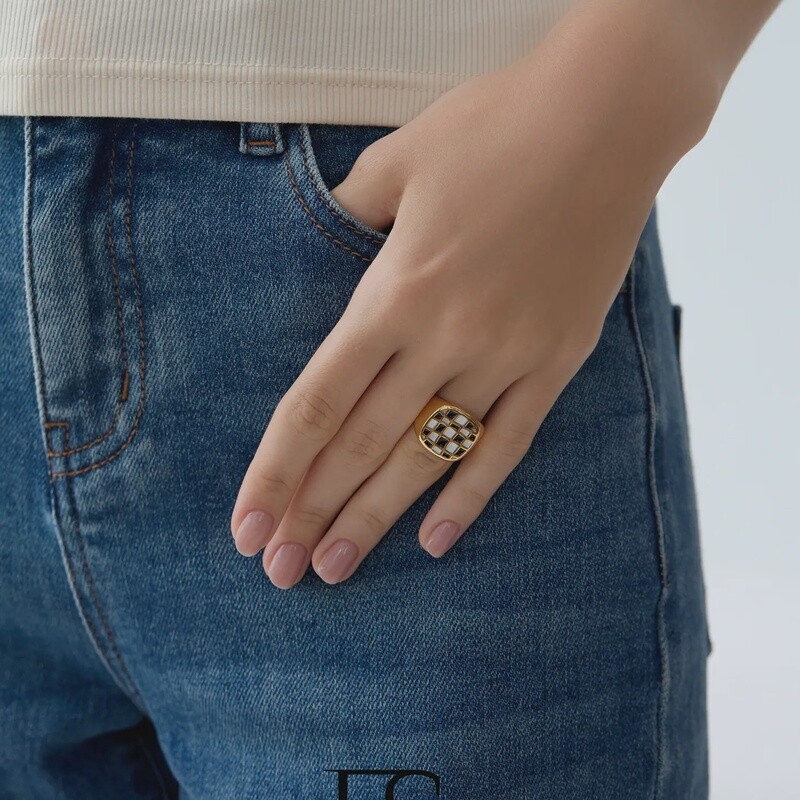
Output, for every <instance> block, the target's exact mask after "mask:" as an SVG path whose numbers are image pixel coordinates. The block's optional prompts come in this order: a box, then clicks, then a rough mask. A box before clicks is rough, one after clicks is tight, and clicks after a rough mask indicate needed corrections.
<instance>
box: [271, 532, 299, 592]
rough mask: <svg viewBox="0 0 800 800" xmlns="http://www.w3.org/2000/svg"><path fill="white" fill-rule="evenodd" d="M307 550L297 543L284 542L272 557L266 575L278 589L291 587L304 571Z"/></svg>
mask: <svg viewBox="0 0 800 800" xmlns="http://www.w3.org/2000/svg"><path fill="white" fill-rule="evenodd" d="M307 559H308V550H306V548H305V547H304V546H303V545H302V544H298V543H297V542H284V543H283V544H282V545H281V546H280V547H279V548H278V550H277V552H276V553H275V555H274V556H273V557H272V562H271V563H270V565H269V570H268V571H267V574H268V575H269V579H270V580H271V581H272V582H273V583H274V584H275V585H276V586H278V587H279V588H281V589H288V588H289V587H290V586H293V585H294V584H295V583H297V581H299V580H300V578H302V577H303V573H304V572H305V571H306V564H307Z"/></svg>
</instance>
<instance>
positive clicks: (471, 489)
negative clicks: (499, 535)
mask: <svg viewBox="0 0 800 800" xmlns="http://www.w3.org/2000/svg"><path fill="white" fill-rule="evenodd" d="M561 388H562V384H561V382H559V381H555V380H550V381H548V380H545V378H544V376H543V375H540V374H537V373H530V374H528V375H526V376H525V377H523V378H520V379H519V380H517V381H515V382H514V383H513V384H512V385H511V386H509V387H508V389H506V391H505V392H503V394H502V395H501V396H500V397H499V398H498V400H497V402H496V403H495V404H494V405H493V406H492V408H491V410H490V411H489V413H488V414H487V417H486V419H485V420H484V425H485V427H486V431H485V433H484V435H483V437H482V439H481V444H480V447H476V449H475V452H474V453H470V454H469V455H468V456H466V457H465V458H464V459H463V460H461V461H459V464H458V469H457V470H456V473H455V475H453V477H452V478H451V479H450V480H449V481H448V482H447V485H446V486H445V487H444V488H443V489H442V491H441V492H440V494H439V496H438V497H437V498H436V500H435V501H434V503H433V505H432V506H431V508H430V509H429V510H428V513H427V514H426V515H425V519H424V520H423V521H422V524H421V525H420V531H419V540H420V544H421V545H422V547H423V548H424V549H425V550H426V551H427V552H428V553H430V554H431V555H432V556H434V557H436V558H438V557H440V556H442V555H443V554H444V553H445V552H447V551H448V550H449V549H450V548H451V547H452V546H453V544H455V542H456V541H457V540H458V539H459V538H460V537H461V536H462V535H463V534H464V531H465V530H466V529H467V528H468V527H469V526H470V525H471V524H472V523H473V522H474V521H475V519H477V517H478V515H479V514H480V513H481V511H483V509H484V508H485V506H486V504H487V503H488V502H489V500H490V498H491V497H492V496H493V495H494V493H495V492H496V491H497V489H498V488H499V487H500V486H501V485H502V483H503V482H504V481H505V479H506V478H507V477H508V475H509V474H510V473H511V471H512V470H513V469H514V467H516V466H517V464H519V462H520V461H521V460H522V458H523V457H524V456H525V454H526V453H527V452H528V450H529V449H530V447H531V444H532V442H533V439H534V437H535V436H536V433H537V432H538V430H539V427H540V426H541V424H542V421H543V420H544V418H545V417H546V416H547V413H548V412H549V411H550V408H551V406H552V405H553V403H554V401H555V398H556V397H557V396H558V394H559V393H560V391H561Z"/></svg>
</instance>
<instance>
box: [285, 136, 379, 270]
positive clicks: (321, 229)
mask: <svg viewBox="0 0 800 800" xmlns="http://www.w3.org/2000/svg"><path fill="white" fill-rule="evenodd" d="M283 162H284V164H285V165H286V172H287V174H288V175H289V182H290V183H291V184H292V189H293V191H294V194H295V197H296V198H297V200H298V201H299V203H300V205H301V206H302V208H303V210H304V211H305V213H306V214H307V215H308V218H309V219H310V220H311V222H312V223H313V224H314V227H315V228H317V230H319V232H320V233H322V234H324V235H325V236H327V237H328V238H329V239H330V240H331V241H332V242H334V243H335V244H336V245H338V246H339V247H340V248H341V249H342V250H344V251H345V252H347V253H350V254H351V255H353V256H355V257H356V258H360V259H361V260H362V261H364V262H365V263H367V264H370V263H372V259H371V258H369V257H368V256H365V255H364V254H363V253H360V252H359V251H358V250H354V249H353V248H352V247H350V246H348V245H347V244H345V243H344V242H343V241H341V240H340V239H337V238H336V237H335V236H334V235H333V234H332V233H331V232H330V231H328V230H327V229H326V228H325V227H324V226H323V225H322V224H321V223H320V222H319V220H318V219H317V218H316V217H315V216H314V212H313V211H312V210H311V208H310V207H309V206H308V203H306V201H305V199H304V198H303V195H302V194H301V192H300V189H299V188H298V186H297V180H296V179H295V176H294V172H293V171H292V168H291V166H290V164H289V148H288V147H287V148H286V149H285V150H284V151H283Z"/></svg>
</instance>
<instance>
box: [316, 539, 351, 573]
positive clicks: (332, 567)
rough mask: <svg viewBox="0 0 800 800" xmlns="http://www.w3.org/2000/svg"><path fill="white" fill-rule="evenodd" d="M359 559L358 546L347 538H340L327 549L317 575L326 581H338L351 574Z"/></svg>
mask: <svg viewBox="0 0 800 800" xmlns="http://www.w3.org/2000/svg"><path fill="white" fill-rule="evenodd" d="M357 559H358V548H357V547H356V546H355V545H354V544H353V543H352V542H350V541H348V540H347V539H339V540H337V541H336V542H334V543H333V544H332V545H331V546H330V547H329V548H328V549H327V550H326V551H325V555H324V556H322V560H321V561H320V562H319V566H318V567H317V575H319V576H320V578H322V580H324V581H325V582H326V583H338V582H339V581H342V580H344V579H345V578H346V577H347V576H348V575H349V574H350V569H351V568H352V566H353V564H355V562H356V560H357Z"/></svg>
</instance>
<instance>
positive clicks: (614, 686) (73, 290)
mask: <svg viewBox="0 0 800 800" xmlns="http://www.w3.org/2000/svg"><path fill="white" fill-rule="evenodd" d="M390 130H391V128H382V127H371V126H335V125H302V124H284V123H281V124H252V125H251V124H239V123H219V122H213V123H212V122H186V121H166V120H129V119H90V118H39V119H28V120H23V119H20V118H14V117H6V118H2V119H1V120H0V180H2V196H0V231H2V250H1V251H0V327H1V328H2V351H1V352H0V369H1V372H0V429H1V430H2V432H3V441H4V442H5V445H4V453H5V456H4V458H5V464H4V465H3V469H2V471H0V505H1V511H2V513H0V559H2V561H1V562H0V565H1V568H2V580H1V581H0V613H1V615H2V616H1V617H0V626H1V631H2V632H1V633H0V636H1V637H2V638H1V639H0V695H1V696H0V715H1V718H0V730H2V745H0V747H1V748H2V749H1V752H0V797H2V798H35V799H36V800H48V799H49V798H80V799H81V800H95V798H103V800H107V799H108V798H114V799H115V800H126V798H164V797H177V796H179V794H180V797H184V798H219V799H220V800H222V799H224V798H232V799H235V800H246V799H247V798H268V800H337V799H338V800H341V798H348V800H382V799H383V798H389V799H390V800H391V798H394V800H428V799H429V798H434V797H440V798H443V800H586V799H587V798H599V799H600V800H603V799H606V798H607V799H608V800H628V799H630V800H634V799H635V800H704V798H706V797H707V792H708V789H707V785H708V778H707V747H706V712H705V702H706V701H705V675H706V657H707V655H708V652H709V639H708V631H707V625H706V613H705V598H704V588H703V575H702V567H701V557H700V546H699V534H698V524H697V513H696V508H695V497H694V488H693V478H692V466H691V458H690V451H689V440H688V434H687V425H686V415H685V406H684V397H683V392H682V386H681V376H680V360H679V351H678V343H679V322H680V313H679V310H678V308H677V306H674V305H673V303H672V302H671V300H670V296H669V293H668V291H667V285H666V281H665V276H664V270H663V264H662V256H661V250H660V244H659V239H658V232H657V223H656V210H655V207H654V208H653V209H652V211H651V214H650V217H649V219H648V221H647V224H646V225H645V227H644V230H643V231H642V235H641V239H640V242H639V245H638V247H637V249H636V253H635V256H634V258H633V260H632V263H631V265H630V269H629V270H628V275H627V277H626V280H625V283H624V285H623V287H622V290H621V291H620V292H619V295H618V296H617V298H616V300H615V302H614V303H613V306H612V308H611V310H610V312H609V315H608V317H607V320H606V324H605V327H604V330H603V334H602V337H601V339H600V343H599V345H598V347H597V349H596V350H595V352H594V353H593V354H592V355H591V357H590V358H589V359H588V361H587V362H586V363H585V364H584V366H583V367H582V369H581V370H580V372H579V373H578V375H577V376H576V377H575V378H574V380H573V381H572V382H571V383H570V384H569V385H568V387H567V388H566V390H565V391H564V393H563V394H562V395H561V397H560V398H559V399H558V402H557V403H556V405H555V406H554V408H553V409H552V411H551V413H550V414H549V416H548V417H547V419H546V421H545V423H544V425H543V426H542V428H541V430H540V432H539V434H538V436H537V438H536V439H535V441H534V444H533V446H532V447H531V449H530V450H529V452H528V453H527V455H526V456H525V458H524V459H523V460H522V462H521V463H520V464H519V466H518V467H517V468H516V469H515V470H514V471H513V472H512V474H511V475H510V476H509V478H508V479H507V480H506V482H505V483H504V484H503V485H502V486H501V488H500V490H499V491H498V492H497V494H496V495H495V496H494V497H493V498H492V500H491V501H490V503H489V505H488V507H487V508H486V509H485V511H484V512H483V513H482V514H481V516H480V517H479V519H478V520H477V521H476V522H475V523H474V524H473V525H472V526H471V528H470V530H469V531H468V532H467V533H466V534H465V535H464V536H463V537H462V538H461V539H460V540H459V541H458V542H457V543H456V545H455V546H454V548H453V549H452V550H451V551H450V552H449V553H448V554H446V555H445V556H444V557H443V558H442V559H440V560H437V559H434V558H432V557H430V556H429V555H428V554H427V553H425V552H424V551H423V550H422V549H421V548H420V546H419V544H418V541H417V536H416V534H417V529H418V526H419V524H420V523H421V521H422V519H423V515H424V513H425V512H426V510H427V509H428V507H429V506H430V504H431V502H432V500H433V499H434V497H435V496H436V494H437V493H438V492H439V490H440V489H441V488H442V486H443V485H444V483H445V482H446V481H447V480H448V479H449V477H450V476H451V475H452V474H454V473H453V470H451V471H449V472H448V473H446V474H445V475H444V476H443V477H442V478H441V479H440V480H439V481H438V482H437V483H436V484H434V485H433V486H432V487H431V488H430V489H429V490H428V491H427V492H425V494H424V495H423V496H422V497H421V498H420V499H419V500H418V501H417V502H416V503H414V505H413V506H412V507H411V508H410V509H409V510H408V511H407V513H406V514H404V515H403V516H402V517H401V519H400V520H399V521H398V522H397V523H396V524H395V525H394V526H393V527H392V529H391V530H390V532H389V533H388V535H387V536H386V538H385V539H384V540H383V541H382V542H381V543H380V544H379V545H378V547H377V548H376V549H375V550H374V551H373V552H372V553H370V554H369V555H368V556H367V558H366V560H365V561H364V563H363V564H362V565H361V567H360V568H359V569H358V570H357V571H356V573H355V574H354V575H353V577H352V578H350V579H349V580H347V581H345V582H344V583H341V584H338V585H328V584H326V583H324V582H323V581H321V580H320V579H319V578H318V577H317V576H316V575H315V574H314V573H313V571H311V570H309V572H307V573H306V575H305V577H304V578H303V579H302V580H301V581H300V583H299V584H297V585H296V586H295V587H294V588H292V589H290V590H288V591H287V590H282V589H279V588H276V587H274V586H273V585H272V584H271V583H270V581H269V580H268V579H267V577H266V576H265V574H264V572H263V570H262V566H261V561H260V559H259V558H254V559H247V558H243V557H242V556H240V555H239V554H238V553H237V552H236V550H235V548H234V546H233V540H232V537H231V534H230V529H229V519H230V513H231V509H232V506H233V502H234V499H235V496H236V492H237V490H238V487H239V484H240V481H241V479H242V477H243V475H244V472H245V469H246V468H247V466H248V464H249V461H250V459H251V457H252V455H253V453H254V451H255V448H256V445H257V444H258V442H259V440H260V438H261V435H262V433H263V430H264V427H265V426H266V423H267V422H268V420H269V417H270V414H271V412H272V410H273V409H274V407H275V405H276V404H277V402H278V401H279V400H280V398H281V397H282V396H283V394H284V393H285V392H286V390H287V389H288V388H289V387H290V386H291V384H292V383H293V382H294V380H295V379H296V377H297V375H298V374H299V372H300V371H301V369H302V368H303V367H304V366H305V364H306V362H307V360H308V359H309V358H310V356H311V355H312V354H313V352H314V351H315V349H316V348H317V347H318V346H319V344H320V343H321V341H322V340H323V339H324V337H325V336H326V335H327V333H328V332H329V331H330V329H331V328H332V326H333V325H334V324H335V322H336V321H337V319H338V318H339V316H340V314H341V313H342V311H343V310H344V308H345V306H346V304H347V302H348V300H349V297H350V295H351V293H352V292H353V290H354V288H355V287H356V285H357V284H358V282H359V279H360V278H361V276H362V274H363V273H364V271H365V270H366V269H367V268H368V266H369V264H370V262H371V261H372V259H373V258H374V257H375V256H376V254H377V253H378V251H379V250H380V248H381V245H382V244H383V242H384V241H385V238H386V235H385V234H384V233H382V232H380V231H376V230H373V229H371V228H369V227H368V226H366V225H364V224H363V223H361V222H360V221H359V220H357V219H355V218H354V217H352V216H351V215H350V214H348V213H347V212H346V211H344V210H343V209H342V208H341V207H339V205H338V204H337V203H336V201H335V200H334V199H333V198H332V197H331V195H330V193H329V188H330V187H332V186H333V185H335V184H336V183H337V182H339V181H340V180H342V178H344V176H345V175H346V174H347V172H348V170H349V169H350V167H351V166H352V163H353V162H354V160H355V158H356V156H357V155H358V154H359V152H361V151H362V150H363V149H364V148H365V147H366V146H367V145H368V144H369V143H370V142H372V141H374V140H376V139H377V138H379V137H381V136H383V135H385V134H386V133H388V132H389V131H390ZM531 157H533V156H531ZM464 158H465V159H469V158H470V154H469V153H465V154H464ZM487 266H488V267H490V265H487ZM456 469H457V467H456ZM346 770H352V771H353V774H347V772H345V771H346ZM381 771H383V772H381ZM404 771H408V772H409V774H408V775H404V774H403V772H404Z"/></svg>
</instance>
